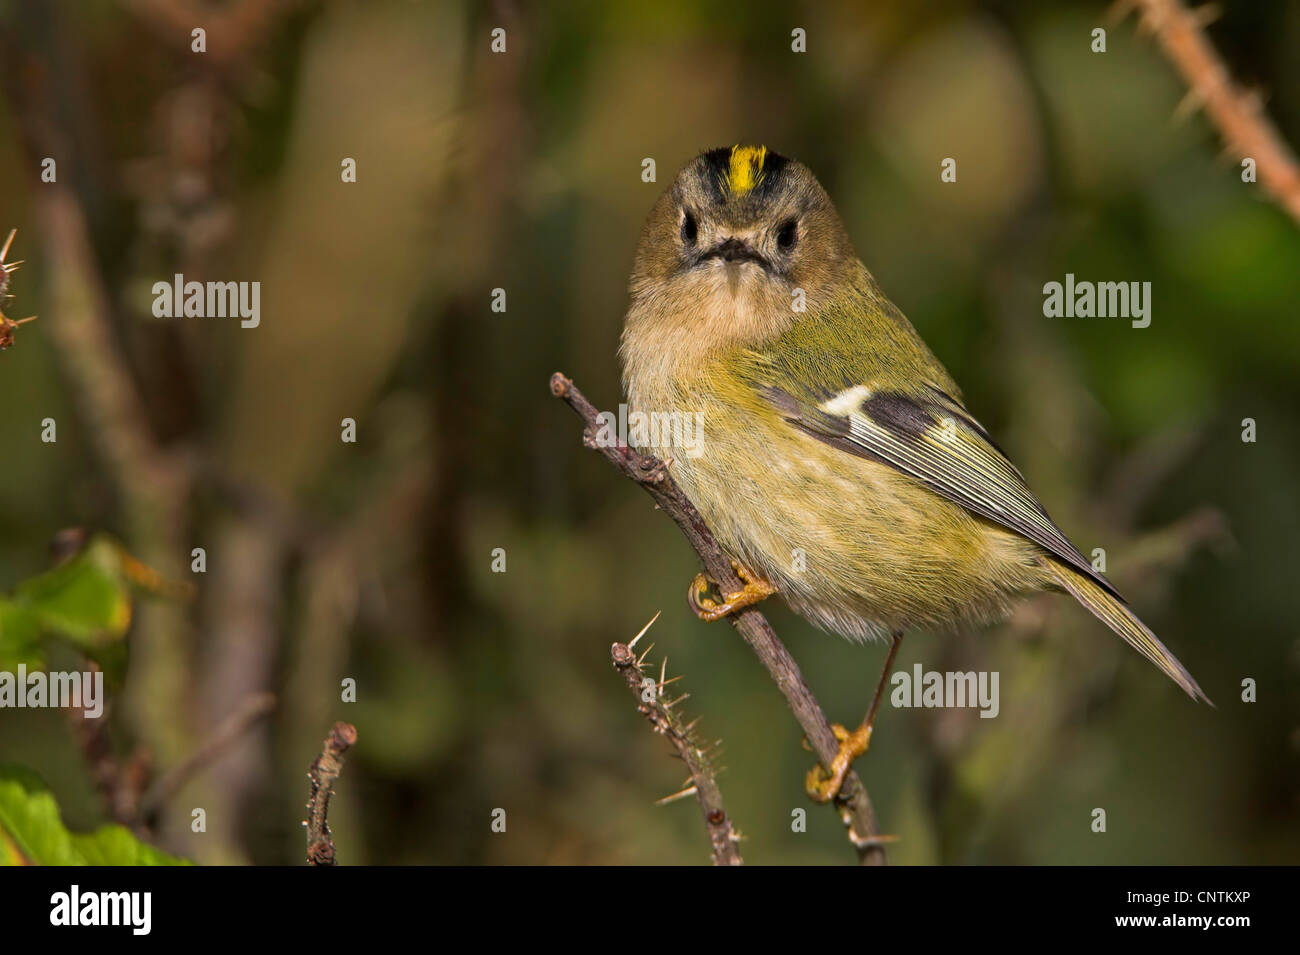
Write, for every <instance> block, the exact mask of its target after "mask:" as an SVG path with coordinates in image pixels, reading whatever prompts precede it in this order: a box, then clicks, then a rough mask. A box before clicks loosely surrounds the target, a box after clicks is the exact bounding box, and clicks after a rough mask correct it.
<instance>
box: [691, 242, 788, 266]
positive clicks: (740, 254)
mask: <svg viewBox="0 0 1300 955" xmlns="http://www.w3.org/2000/svg"><path fill="white" fill-rule="evenodd" d="M703 258H705V259H722V261H724V262H728V263H737V264H738V263H740V262H753V263H755V264H756V265H760V266H762V267H763V268H764V269H770V268H771V267H770V266H769V265H768V262H767V259H765V258H763V256H761V255H759V253H758V251H757V250H756V249H755V248H754V247H753V246H752V245H750V244H749V242H748V241H746V240H745V239H743V238H740V237H738V236H734V235H733V236H728V237H727V238H726V239H724V240H723V241H721V242H719V243H718V244H717V245H715V246H714V247H713V248H712V249H710V250H709V251H708V252H706V253H705V254H704V256H703Z"/></svg>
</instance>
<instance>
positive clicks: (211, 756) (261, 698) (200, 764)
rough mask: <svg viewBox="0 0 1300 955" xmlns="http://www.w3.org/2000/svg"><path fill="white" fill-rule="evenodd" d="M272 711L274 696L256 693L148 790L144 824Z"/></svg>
mask: <svg viewBox="0 0 1300 955" xmlns="http://www.w3.org/2000/svg"><path fill="white" fill-rule="evenodd" d="M273 709H275V696H274V695H273V694H271V693H254V694H252V695H250V696H249V697H248V698H247V699H246V700H244V702H243V703H242V704H241V705H240V707H239V708H238V709H236V710H235V711H234V712H233V713H231V714H230V715H229V716H227V717H226V718H225V719H224V720H223V721H222V722H221V724H220V725H219V726H218V727H217V728H216V729H215V730H213V731H212V735H211V736H209V737H208V738H207V739H206V740H205V741H204V742H203V744H202V745H201V746H199V747H198V748H197V749H196V750H194V752H192V753H191V754H190V755H189V756H187V757H186V758H185V759H184V760H182V761H181V762H180V763H178V764H177V765H175V766H173V767H172V768H171V769H170V770H168V772H167V773H166V774H165V775H164V776H162V778H160V779H159V780H158V781H157V782H155V783H154V784H153V785H152V786H150V787H149V791H148V793H146V794H145V797H144V799H143V800H142V801H141V803H140V816H141V818H142V819H143V820H144V821H145V824H146V825H152V824H153V820H154V819H155V818H156V817H157V815H158V813H159V812H160V811H161V810H162V808H163V806H165V805H167V803H168V802H170V801H171V799H172V797H173V796H175V795H176V794H177V793H178V792H180V791H181V789H183V788H184V786H185V784H186V783H188V782H189V781H190V779H191V778H193V776H194V775H195V774H196V773H198V772H199V771H200V770H202V769H203V768H204V767H206V766H208V765H209V764H211V763H213V762H215V761H216V760H217V759H218V758H219V757H220V756H221V754H222V753H223V752H225V750H226V749H227V748H228V747H230V746H231V745H232V744H233V743H235V742H236V741H237V740H238V739H239V738H240V737H242V736H243V735H244V734H245V733H246V732H248V731H249V730H250V729H251V728H252V727H253V726H254V725H255V724H256V723H257V722H258V721H259V720H261V719H263V718H264V717H266V716H267V715H269V714H270V712H271V711H272V710H273Z"/></svg>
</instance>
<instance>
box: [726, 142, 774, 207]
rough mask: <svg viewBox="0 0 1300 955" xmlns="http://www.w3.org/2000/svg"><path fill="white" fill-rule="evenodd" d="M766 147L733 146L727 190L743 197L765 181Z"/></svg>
mask: <svg viewBox="0 0 1300 955" xmlns="http://www.w3.org/2000/svg"><path fill="white" fill-rule="evenodd" d="M766 159H767V147H766V146H740V145H737V146H732V147H731V167H730V168H729V169H728V171H727V188H728V189H729V190H731V192H732V193H733V194H735V195H737V196H743V195H744V194H745V193H747V192H749V191H750V190H751V189H753V188H754V187H755V186H757V185H758V184H759V183H760V182H762V181H763V163H764V162H765V161H766Z"/></svg>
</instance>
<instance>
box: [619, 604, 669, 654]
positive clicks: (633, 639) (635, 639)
mask: <svg viewBox="0 0 1300 955" xmlns="http://www.w3.org/2000/svg"><path fill="white" fill-rule="evenodd" d="M661 613H663V611H662V610H660V611H659V612H658V613H656V614H655V615H654V616H653V617H651V618H650V622H649V623H647V624H646V625H645V626H644V627H642V628H641V632H640V633H638V634H637V635H636V636H635V637H633V638H632V642H631V643H629V644H628V645H627V648H628V649H629V650H631V649H632V648H633V647H634V646H636V642H637V641H638V640H640V639H641V638H642V637H644V636H645V634H646V631H647V630H649V629H650V628H651V627H653V626H654V624H655V621H656V620H658V619H659V614H661Z"/></svg>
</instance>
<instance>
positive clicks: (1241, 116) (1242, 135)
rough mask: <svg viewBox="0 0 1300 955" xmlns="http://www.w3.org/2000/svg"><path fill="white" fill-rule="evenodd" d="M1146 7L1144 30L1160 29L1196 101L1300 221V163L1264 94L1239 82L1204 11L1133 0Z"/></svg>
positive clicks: (1171, 2)
mask: <svg viewBox="0 0 1300 955" xmlns="http://www.w3.org/2000/svg"><path fill="white" fill-rule="evenodd" d="M1128 2H1129V3H1132V4H1135V5H1136V6H1137V7H1138V8H1139V9H1140V11H1141V21H1140V28H1141V29H1143V30H1149V31H1150V32H1152V33H1154V34H1155V36H1156V39H1157V40H1158V41H1159V43H1160V46H1161V47H1162V48H1163V49H1164V51H1165V55H1166V56H1167V57H1169V59H1170V60H1171V61H1172V62H1173V64H1174V66H1175V67H1176V68H1177V70H1178V72H1179V73H1181V74H1182V77H1183V80H1184V82H1186V83H1187V86H1188V88H1189V90H1190V92H1189V93H1188V96H1189V100H1188V102H1190V103H1191V104H1194V105H1198V106H1203V107H1204V108H1205V113H1206V115H1207V116H1209V118H1210V121H1211V122H1212V123H1213V124H1214V126H1215V127H1216V128H1217V129H1218V130H1219V134H1220V135H1221V136H1222V137H1223V140H1224V142H1225V143H1226V144H1227V147H1228V149H1229V150H1230V151H1231V152H1232V153H1233V154H1234V155H1235V156H1236V157H1237V158H1239V159H1244V158H1246V157H1250V158H1252V159H1254V160H1255V165H1256V169H1257V171H1258V175H1259V184H1260V185H1261V186H1263V187H1264V189H1265V190H1266V191H1267V192H1268V193H1269V194H1270V195H1272V197H1273V198H1274V200H1276V201H1277V203H1278V205H1280V206H1281V207H1282V208H1283V209H1285V210H1286V211H1287V213H1288V214H1289V215H1290V216H1291V218H1292V219H1294V220H1295V221H1296V223H1297V224H1300V163H1297V162H1296V157H1295V155H1294V154H1293V153H1292V152H1291V150H1290V148H1289V147H1288V146H1287V144H1286V142H1285V141H1284V140H1283V139H1282V137H1281V135H1280V134H1279V133H1278V131H1277V129H1276V128H1275V127H1274V126H1273V124H1272V122H1271V121H1270V120H1269V118H1268V116H1267V115H1266V114H1265V112H1264V108H1263V106H1261V105H1260V102H1259V97H1258V96H1255V95H1254V94H1251V93H1247V92H1244V91H1243V90H1241V89H1239V88H1238V87H1237V85H1236V84H1235V83H1234V82H1233V80H1232V76H1231V75H1230V74H1229V73H1228V70H1227V67H1225V66H1224V65H1223V61H1222V60H1221V59H1220V58H1219V55H1218V53H1217V52H1216V51H1215V49H1214V45H1213V44H1212V43H1210V41H1209V39H1208V38H1207V37H1206V36H1205V31H1204V29H1203V24H1204V21H1205V19H1206V17H1205V16H1204V11H1205V10H1207V9H1212V8H1207V7H1201V8H1200V9H1198V10H1188V9H1186V8H1185V7H1184V6H1183V5H1182V4H1181V3H1179V2H1178V0H1128Z"/></svg>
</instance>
